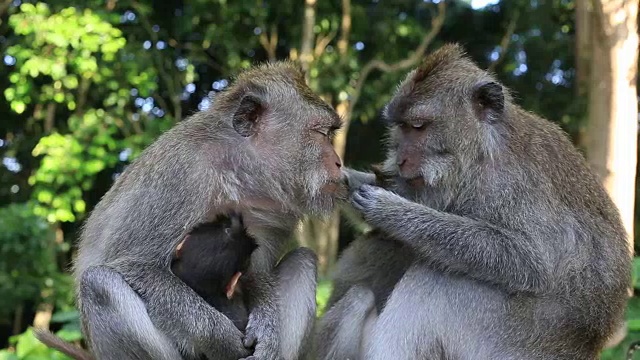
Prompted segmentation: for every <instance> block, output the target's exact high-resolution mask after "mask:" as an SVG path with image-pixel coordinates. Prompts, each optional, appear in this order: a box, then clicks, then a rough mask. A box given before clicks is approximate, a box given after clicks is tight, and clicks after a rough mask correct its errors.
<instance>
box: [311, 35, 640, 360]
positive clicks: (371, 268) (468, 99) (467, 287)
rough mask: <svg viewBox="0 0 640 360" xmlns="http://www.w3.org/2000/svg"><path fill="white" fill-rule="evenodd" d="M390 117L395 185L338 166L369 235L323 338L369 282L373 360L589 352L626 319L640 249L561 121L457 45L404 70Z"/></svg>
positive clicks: (341, 272)
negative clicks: (528, 107)
mask: <svg viewBox="0 0 640 360" xmlns="http://www.w3.org/2000/svg"><path fill="white" fill-rule="evenodd" d="M383 118H384V119H385V120H386V121H387V124H388V127H389V130H388V131H389V133H388V134H389V140H388V153H387V158H386V160H385V161H384V166H383V171H384V172H385V173H386V174H388V175H389V176H390V177H392V178H393V179H394V181H393V184H392V186H391V187H390V188H389V189H383V188H381V187H377V186H375V185H373V183H372V181H375V176H373V175H372V174H366V173H361V172H358V171H355V170H352V169H343V172H345V173H346V174H347V175H346V176H344V177H345V178H347V179H349V180H350V179H355V180H356V181H353V183H356V184H358V185H357V186H358V188H357V189H350V192H351V193H352V195H351V204H352V205H353V207H354V208H355V209H357V210H358V211H360V212H361V214H362V215H363V216H364V218H365V220H366V221H367V222H368V223H369V224H370V225H371V226H372V227H373V228H374V229H375V231H374V232H372V233H369V234H365V235H364V236H363V237H362V238H360V239H357V240H356V241H354V243H352V244H350V246H349V248H348V249H346V250H345V251H344V252H343V254H342V255H341V257H340V259H339V261H338V264H337V269H336V275H334V284H335V286H334V291H333V294H332V295H331V298H330V300H329V304H328V306H329V310H328V311H327V313H326V315H325V319H329V320H331V319H338V320H334V322H331V321H325V320H323V324H324V328H321V329H320V330H319V333H320V334H323V331H325V330H327V329H328V330H329V331H331V329H340V326H341V325H340V321H341V320H340V319H351V318H353V317H354V316H355V315H353V314H349V313H345V311H344V310H345V309H346V310H347V311H350V310H351V309H353V307H347V306H344V304H343V301H347V303H348V302H349V301H351V300H350V299H348V298H347V296H346V295H345V294H347V293H348V291H349V289H350V288H352V287H353V286H362V287H365V288H369V289H371V290H372V292H373V294H374V296H375V299H374V301H375V303H376V304H375V305H376V308H377V309H379V311H378V313H379V315H378V318H377V320H376V321H375V324H373V327H372V329H371V333H370V338H369V339H368V340H367V341H366V344H367V345H366V349H364V350H363V351H362V353H361V354H359V356H363V357H364V358H366V359H371V360H377V359H390V358H393V359H479V360H482V359H596V358H597V356H598V353H599V352H600V351H601V349H602V347H603V345H604V343H605V341H606V339H607V338H608V337H609V336H611V334H612V333H613V332H614V330H615V329H616V326H617V325H618V324H619V323H620V321H621V320H622V316H623V312H624V307H625V303H626V299H627V289H628V287H629V285H630V280H631V276H630V274H631V256H630V254H629V252H628V248H627V239H626V233H625V231H624V228H623V225H622V223H621V220H620V216H619V213H618V210H617V209H616V207H615V205H614V204H613V202H612V201H611V199H610V198H609V196H608V195H607V193H606V191H605V190H604V188H603V186H602V185H601V183H600V181H599V179H598V178H597V177H596V176H595V175H594V173H593V172H592V171H591V170H590V169H589V166H588V164H587V162H586V160H585V159H584V157H583V156H582V154H581V153H580V152H579V151H578V150H577V149H576V148H575V147H574V146H573V144H572V143H571V142H570V140H569V139H568V137H567V136H566V134H565V133H564V132H563V131H562V130H561V129H560V127H559V126H557V125H555V124H553V123H552V122H550V121H548V120H546V119H543V118H541V117H539V116H537V115H535V114H532V113H530V112H527V111H525V110H523V109H522V108H520V107H519V106H518V105H516V104H515V103H514V101H513V100H512V98H511V95H510V93H509V90H508V88H506V87H505V86H504V85H502V84H501V83H500V82H498V81H497V80H496V79H495V78H494V76H493V75H491V74H489V73H488V72H486V71H483V70H482V69H480V68H479V67H478V66H477V65H476V64H475V63H474V62H473V61H472V60H471V59H470V58H469V57H468V56H467V55H466V54H465V51H464V49H463V48H462V47H461V46H460V45H457V44H447V45H444V46H443V47H441V48H440V49H438V50H436V51H435V52H433V53H432V54H430V55H429V56H427V57H426V58H425V59H424V60H423V62H422V63H421V64H420V65H419V66H418V67H417V68H416V69H414V70H413V71H411V72H409V74H408V75H407V76H406V78H405V79H404V80H403V81H402V82H401V84H400V85H399V87H398V90H397V91H396V93H395V95H394V96H393V97H392V98H391V100H390V101H389V102H388V103H387V104H386V106H385V108H384V111H383ZM405 254H412V256H408V257H406V258H405V257H404V256H403V255H405ZM364 308H366V307H364ZM356 310H357V311H364V310H363V309H362V308H356ZM336 322H337V323H336ZM334 333H337V332H336V331H334ZM320 340H321V341H327V342H325V343H321V344H319V346H320V347H325V348H334V347H337V346H336V345H335V344H336V340H335V338H334V337H332V336H326V335H325V336H320ZM339 341H340V342H342V343H345V342H349V341H352V342H356V341H359V339H358V338H353V339H350V338H346V339H339ZM351 357H352V354H349V353H345V354H344V355H342V354H334V356H333V358H334V359H346V358H351Z"/></svg>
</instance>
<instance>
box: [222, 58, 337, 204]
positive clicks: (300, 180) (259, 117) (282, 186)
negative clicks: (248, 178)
mask: <svg viewBox="0 0 640 360" xmlns="http://www.w3.org/2000/svg"><path fill="white" fill-rule="evenodd" d="M289 70H290V71H288V72H282V71H281V72H279V73H278V74H277V75H278V76H274V77H273V78H270V79H269V81H267V83H266V84H262V85H260V86H255V87H254V88H249V90H248V91H247V92H246V93H245V94H244V95H243V96H244V98H243V99H242V100H241V101H240V106H239V109H238V110H237V111H236V114H235V115H234V119H233V127H234V129H235V130H236V131H237V132H238V134H240V135H241V136H242V137H244V138H245V139H246V140H247V146H248V147H249V148H250V151H249V155H250V156H251V157H252V158H253V159H252V162H254V163H256V164H257V166H254V169H256V171H257V172H256V173H255V174H251V175H252V176H253V177H259V180H260V181H261V182H262V184H263V185H262V186H260V187H262V188H267V189H269V191H271V193H270V194H268V196H269V197H271V199H274V200H277V201H278V202H280V203H281V204H283V205H284V206H285V207H287V208H288V209H290V210H294V211H298V212H303V213H307V212H313V213H317V214H321V215H322V214H327V213H328V212H329V211H330V210H331V209H332V208H333V205H334V199H335V198H336V197H338V196H340V195H342V194H343V188H342V185H341V181H340V179H341V172H340V168H341V166H342V161H341V160H340V158H339V157H338V155H337V154H336V152H335V151H334V149H333V146H332V144H331V140H332V138H333V136H334V134H335V132H336V131H337V130H338V129H339V128H340V125H341V122H340V118H339V117H338V115H337V114H336V113H335V111H334V110H333V109H332V108H331V107H330V106H328V105H327V104H326V103H325V102H324V101H322V100H321V99H320V98H319V97H318V96H317V95H316V94H314V93H313V92H312V91H311V90H310V89H309V88H308V87H307V85H306V84H305V83H304V77H303V76H302V74H301V73H299V72H295V71H293V69H289Z"/></svg>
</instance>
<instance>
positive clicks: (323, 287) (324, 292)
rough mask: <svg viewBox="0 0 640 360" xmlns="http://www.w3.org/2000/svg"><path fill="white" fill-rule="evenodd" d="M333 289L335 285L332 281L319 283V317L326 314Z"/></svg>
mask: <svg viewBox="0 0 640 360" xmlns="http://www.w3.org/2000/svg"><path fill="white" fill-rule="evenodd" d="M332 289H333V284H332V283H331V281H320V282H318V289H317V290H316V304H317V308H316V313H317V315H318V316H322V314H324V312H325V310H326V307H327V302H328V301H329V296H330V295H331V291H332Z"/></svg>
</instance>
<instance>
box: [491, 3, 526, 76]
mask: <svg viewBox="0 0 640 360" xmlns="http://www.w3.org/2000/svg"><path fill="white" fill-rule="evenodd" d="M519 18H520V10H516V12H515V13H514V14H513V18H511V21H510V22H509V25H507V31H506V32H505V33H504V36H502V40H500V55H499V56H498V58H497V59H496V60H495V61H493V62H492V63H491V64H489V67H488V68H487V71H489V72H493V71H494V70H495V69H496V66H498V65H499V64H500V63H501V62H502V61H503V60H504V58H505V57H506V56H507V50H508V49H509V45H511V37H512V36H513V33H514V32H515V31H516V25H518V19H519Z"/></svg>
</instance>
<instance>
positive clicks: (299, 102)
mask: <svg viewBox="0 0 640 360" xmlns="http://www.w3.org/2000/svg"><path fill="white" fill-rule="evenodd" d="M340 125H341V120H340V117H339V116H338V115H337V114H336V112H335V111H334V109H333V108H331V107H330V106H329V105H328V104H327V103H326V102H324V101H323V100H322V99H321V98H320V97H319V96H318V95H316V94H315V93H313V92H312V91H311V89H310V88H309V87H308V86H307V84H306V83H305V77H304V74H303V72H302V71H301V70H300V68H299V67H298V66H297V65H294V64H292V63H288V62H275V63H270V64H264V65H259V66H256V67H253V68H251V69H248V70H246V71H244V72H242V73H240V74H239V75H238V76H237V77H236V79H234V81H233V84H232V85H230V86H229V87H227V89H226V90H224V91H223V92H220V93H217V95H216V97H215V98H214V99H213V105H212V106H211V107H210V108H209V109H208V110H205V111H201V112H197V113H195V114H192V115H190V116H189V117H187V118H186V119H184V120H183V121H181V122H179V123H178V124H176V125H175V126H174V127H173V128H171V129H170V130H168V131H167V132H165V133H164V134H163V135H161V136H160V137H159V138H158V139H157V140H156V141H155V142H154V143H153V144H151V145H150V146H148V147H147V148H146V149H145V150H144V151H143V152H142V153H141V154H140V156H139V157H138V158H136V159H135V160H134V161H132V163H131V164H130V165H128V167H127V168H126V169H125V171H123V172H122V174H121V175H119V176H118V177H117V179H116V180H115V181H114V183H113V185H112V186H111V188H110V189H109V190H108V191H107V193H106V194H105V195H104V196H103V197H102V198H101V200H100V201H99V202H98V204H97V205H96V206H95V208H94V209H93V210H92V211H91V214H90V215H89V217H88V219H87V220H86V221H85V223H84V226H83V229H82V232H81V234H80V239H79V242H78V253H77V256H76V258H75V261H74V278H75V280H76V289H77V296H76V300H77V305H78V308H79V310H80V314H81V323H82V325H83V331H84V334H85V337H86V338H87V339H88V343H89V347H90V349H91V352H92V353H93V354H94V355H95V357H96V358H98V359H107V358H119V359H161V360H164V359H179V358H184V359H196V358H199V357H200V356H205V357H207V358H208V359H209V360H217V359H239V358H245V357H252V358H253V359H261V360H262V359H276V358H278V359H280V358H284V359H297V358H299V357H301V356H302V355H303V354H304V352H305V351H308V348H309V343H310V341H309V339H310V337H311V333H312V329H313V325H314V318H315V306H316V303H315V288H316V281H317V279H316V277H317V271H316V268H317V265H316V264H317V258H316V256H315V254H314V253H313V252H312V251H311V250H309V249H304V248H299V249H296V250H293V251H292V252H290V253H288V254H287V255H286V256H285V257H283V258H282V259H281V260H280V262H278V260H279V259H280V258H281V256H282V255H283V252H284V249H285V248H286V246H288V243H289V241H290V240H291V235H292V233H293V231H294V230H295V228H296V226H297V224H298V223H299V221H300V219H301V218H302V217H303V216H304V215H306V214H310V215H317V216H324V215H327V214H329V213H330V211H331V209H332V208H333V207H334V205H335V202H336V201H337V199H340V198H341V196H343V195H342V193H343V186H342V183H341V177H342V174H341V167H342V162H341V160H340V158H339V157H338V155H337V154H336V152H335V151H334V149H333V146H332V144H331V141H332V137H333V135H334V134H335V132H336V131H337V130H338V129H339V128H340ZM229 212H237V213H240V214H242V217H243V219H244V223H245V225H246V227H247V231H248V233H249V234H250V235H251V236H253V237H254V238H255V239H256V241H257V244H258V248H257V249H256V250H255V251H254V252H253V254H252V256H251V264H250V267H249V269H248V271H247V273H246V274H244V275H243V277H244V282H243V286H244V289H243V290H245V295H246V296H245V300H246V304H247V310H248V312H249V318H248V322H247V327H246V329H245V333H244V334H243V333H242V332H241V331H240V330H239V329H237V328H236V327H235V325H234V324H233V322H232V321H231V320H229V319H228V318H227V317H226V316H224V315H223V314H222V313H220V312H219V311H217V310H216V309H215V308H213V307H212V306H210V305H209V304H207V303H206V301H205V300H204V299H202V298H201V297H200V296H198V295H197V293H196V292H195V291H194V290H193V289H191V288H190V287H189V286H187V285H186V284H185V283H184V282H182V281H181V280H180V279H179V278H178V277H177V276H175V275H174V274H172V273H171V271H170V265H171V261H172V258H173V254H174V250H175V249H176V247H177V245H178V243H179V242H180V241H181V239H183V238H184V236H185V235H186V234H188V233H189V232H191V230H192V229H193V228H194V227H196V226H197V225H198V224H202V223H206V222H209V221H211V220H213V219H215V218H216V216H217V215H219V214H224V213H229ZM289 268H293V269H294V270H289V271H284V270H285V269H289ZM275 279H279V280H278V281H276V280H275Z"/></svg>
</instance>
